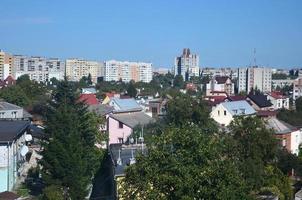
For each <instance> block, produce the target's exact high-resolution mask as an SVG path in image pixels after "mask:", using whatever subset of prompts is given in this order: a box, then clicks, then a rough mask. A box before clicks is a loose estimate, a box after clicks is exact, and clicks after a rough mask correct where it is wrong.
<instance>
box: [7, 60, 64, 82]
mask: <svg viewBox="0 0 302 200" xmlns="http://www.w3.org/2000/svg"><path fill="white" fill-rule="evenodd" d="M13 66H14V70H15V74H14V77H15V78H16V79H17V78H18V77H20V76H22V75H28V76H29V78H30V80H34V81H37V82H48V81H50V79H51V78H56V79H58V80H62V79H64V71H65V65H64V62H63V61H61V60H59V59H57V58H49V59H48V58H44V57H28V56H23V55H14V59H13Z"/></svg>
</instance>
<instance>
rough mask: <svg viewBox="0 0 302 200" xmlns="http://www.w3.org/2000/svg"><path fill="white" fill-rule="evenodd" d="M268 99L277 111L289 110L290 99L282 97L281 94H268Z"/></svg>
mask: <svg viewBox="0 0 302 200" xmlns="http://www.w3.org/2000/svg"><path fill="white" fill-rule="evenodd" d="M267 99H268V100H270V102H271V103H272V104H273V107H274V109H275V110H278V109H281V108H285V109H289V97H287V96H284V95H282V93H281V92H270V93H268V94H267Z"/></svg>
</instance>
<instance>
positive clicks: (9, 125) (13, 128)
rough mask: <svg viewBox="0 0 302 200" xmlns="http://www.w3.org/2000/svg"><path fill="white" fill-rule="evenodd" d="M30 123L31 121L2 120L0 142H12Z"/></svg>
mask: <svg viewBox="0 0 302 200" xmlns="http://www.w3.org/2000/svg"><path fill="white" fill-rule="evenodd" d="M29 125H30V122H29V121H19V120H15V121H9V120H3V121H0V143H1V142H2V143H3V142H12V141H13V140H15V139H16V138H17V137H18V136H19V135H20V134H22V133H23V132H24V131H25V130H26V129H27V128H28V127H29Z"/></svg>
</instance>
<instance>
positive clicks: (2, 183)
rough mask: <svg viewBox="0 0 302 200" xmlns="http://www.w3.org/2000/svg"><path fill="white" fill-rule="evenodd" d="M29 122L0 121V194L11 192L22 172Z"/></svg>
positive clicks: (26, 148)
mask: <svg viewBox="0 0 302 200" xmlns="http://www.w3.org/2000/svg"><path fill="white" fill-rule="evenodd" d="M29 126H30V122H29V121H21V120H10V121H8V120H0V192H4V191H11V190H12V189H13V187H14V186H15V183H16V181H17V179H18V177H19V173H21V172H22V170H23V166H24V165H23V164H24V162H25V155H26V154H27V152H28V147H27V146H26V142H27V141H30V140H31V135H29V134H27V132H28V130H29Z"/></svg>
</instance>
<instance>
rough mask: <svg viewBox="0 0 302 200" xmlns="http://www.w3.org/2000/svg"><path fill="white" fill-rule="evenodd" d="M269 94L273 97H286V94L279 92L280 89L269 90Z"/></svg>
mask: <svg viewBox="0 0 302 200" xmlns="http://www.w3.org/2000/svg"><path fill="white" fill-rule="evenodd" d="M269 95H270V96H272V97H273V98H275V99H285V98H286V96H284V95H283V94H282V92H280V91H275V92H271V93H270V94H269Z"/></svg>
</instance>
